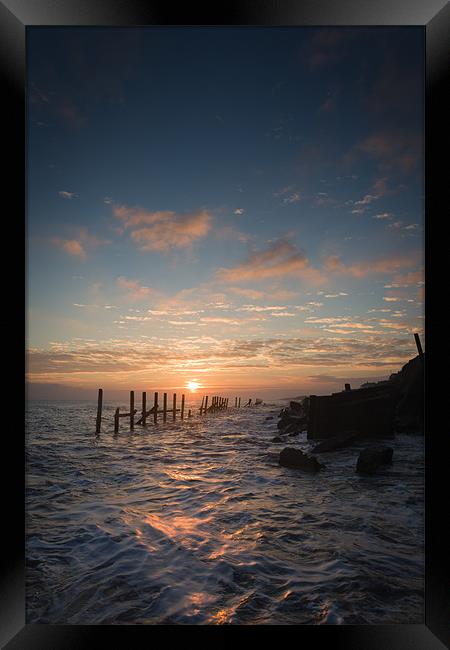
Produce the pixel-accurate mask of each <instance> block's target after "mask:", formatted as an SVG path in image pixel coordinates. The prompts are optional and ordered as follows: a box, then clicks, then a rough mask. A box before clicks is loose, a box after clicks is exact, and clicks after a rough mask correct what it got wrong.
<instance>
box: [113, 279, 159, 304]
mask: <svg viewBox="0 0 450 650" xmlns="http://www.w3.org/2000/svg"><path fill="white" fill-rule="evenodd" d="M117 286H118V287H119V289H122V290H123V291H125V292H126V294H127V296H128V297H129V298H131V299H132V300H141V299H144V298H148V297H149V296H153V295H155V294H156V290H155V289H152V288H151V287H144V286H143V285H142V284H141V283H140V282H139V281H138V280H130V279H128V278H125V277H124V276H123V275H121V276H120V277H118V278H117Z"/></svg>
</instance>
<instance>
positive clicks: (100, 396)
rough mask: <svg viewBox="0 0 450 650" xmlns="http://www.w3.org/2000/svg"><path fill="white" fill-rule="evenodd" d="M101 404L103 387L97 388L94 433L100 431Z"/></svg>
mask: <svg viewBox="0 0 450 650" xmlns="http://www.w3.org/2000/svg"><path fill="white" fill-rule="evenodd" d="M102 404H103V388H99V389H98V400H97V420H96V423H95V433H100V427H101V426H102Z"/></svg>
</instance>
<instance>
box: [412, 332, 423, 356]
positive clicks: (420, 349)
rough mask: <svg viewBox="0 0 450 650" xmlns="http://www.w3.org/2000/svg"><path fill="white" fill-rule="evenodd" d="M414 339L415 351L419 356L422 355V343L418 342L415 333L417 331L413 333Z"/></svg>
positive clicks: (418, 338)
mask: <svg viewBox="0 0 450 650" xmlns="http://www.w3.org/2000/svg"><path fill="white" fill-rule="evenodd" d="M414 339H415V341H416V346H417V352H418V353H419V357H423V350H422V343H421V342H420V337H419V335H418V334H417V332H416V333H415V334H414Z"/></svg>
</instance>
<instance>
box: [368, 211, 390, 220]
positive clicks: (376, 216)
mask: <svg viewBox="0 0 450 650" xmlns="http://www.w3.org/2000/svg"><path fill="white" fill-rule="evenodd" d="M393 218H394V215H393V214H392V213H391V212H381V213H380V214H374V215H372V219H389V220H390V219H393Z"/></svg>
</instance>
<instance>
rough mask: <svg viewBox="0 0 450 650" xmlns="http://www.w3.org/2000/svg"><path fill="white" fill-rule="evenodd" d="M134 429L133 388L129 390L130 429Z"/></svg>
mask: <svg viewBox="0 0 450 650" xmlns="http://www.w3.org/2000/svg"><path fill="white" fill-rule="evenodd" d="M133 430H134V390H130V431H133Z"/></svg>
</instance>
